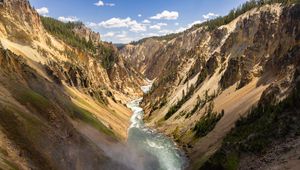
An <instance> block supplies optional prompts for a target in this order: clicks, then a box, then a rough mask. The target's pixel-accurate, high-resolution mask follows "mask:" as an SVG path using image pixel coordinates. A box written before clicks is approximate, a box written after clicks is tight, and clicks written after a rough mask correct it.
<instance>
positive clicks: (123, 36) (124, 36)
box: [116, 31, 128, 38]
mask: <svg viewBox="0 0 300 170" xmlns="http://www.w3.org/2000/svg"><path fill="white" fill-rule="evenodd" d="M127 35H128V34H127V32H126V31H122V32H121V33H120V34H118V35H116V37H117V38H126V37H127Z"/></svg>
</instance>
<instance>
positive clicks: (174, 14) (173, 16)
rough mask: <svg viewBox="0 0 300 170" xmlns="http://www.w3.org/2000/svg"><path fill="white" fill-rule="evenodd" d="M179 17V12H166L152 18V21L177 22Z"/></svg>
mask: <svg viewBox="0 0 300 170" xmlns="http://www.w3.org/2000/svg"><path fill="white" fill-rule="evenodd" d="M178 17H179V13H178V12H177V11H168V10H164V11H163V12H161V13H158V14H156V15H155V16H152V17H150V19H166V20H176V19H177V18H178Z"/></svg>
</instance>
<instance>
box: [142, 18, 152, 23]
mask: <svg viewBox="0 0 300 170" xmlns="http://www.w3.org/2000/svg"><path fill="white" fill-rule="evenodd" d="M143 23H144V24H150V23H151V21H149V20H147V19H145V20H144V21H143Z"/></svg>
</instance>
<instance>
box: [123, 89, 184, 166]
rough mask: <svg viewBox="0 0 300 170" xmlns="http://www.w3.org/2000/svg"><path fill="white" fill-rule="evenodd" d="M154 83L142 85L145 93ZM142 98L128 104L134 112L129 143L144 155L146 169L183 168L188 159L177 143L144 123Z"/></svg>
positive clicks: (129, 132)
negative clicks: (141, 105)
mask: <svg viewBox="0 0 300 170" xmlns="http://www.w3.org/2000/svg"><path fill="white" fill-rule="evenodd" d="M151 86H152V84H149V85H147V86H142V87H141V89H142V90H143V92H144V93H147V92H149V90H150V89H151ZM141 101H142V98H139V99H137V100H134V101H131V102H129V103H128V104H127V107H128V108H130V109H131V110H132V112H133V114H132V117H131V120H130V121H131V126H130V128H129V129H128V141H127V142H128V145H129V147H130V148H132V149H134V150H135V151H136V152H137V154H138V155H140V156H141V157H144V159H145V163H144V169H145V170H181V169H183V168H184V164H185V162H186V159H185V157H184V155H183V153H182V152H181V151H180V150H179V149H178V148H177V147H176V145H175V143H174V142H173V141H172V140H170V139H169V138H168V137H166V136H164V135H163V134H161V133H158V132H157V131H155V130H153V129H150V128H148V127H146V126H145V125H144V122H143V115H144V111H143V109H142V108H141V107H140V106H139V105H140V103H141Z"/></svg>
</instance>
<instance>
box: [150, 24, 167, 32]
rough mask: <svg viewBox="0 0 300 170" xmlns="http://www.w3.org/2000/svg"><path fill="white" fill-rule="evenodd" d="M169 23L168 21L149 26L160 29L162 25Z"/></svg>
mask: <svg viewBox="0 0 300 170" xmlns="http://www.w3.org/2000/svg"><path fill="white" fill-rule="evenodd" d="M167 25H168V24H166V23H161V22H160V23H157V24H155V25H151V26H150V27H149V28H150V29H154V30H160V29H161V27H162V26H167Z"/></svg>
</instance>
